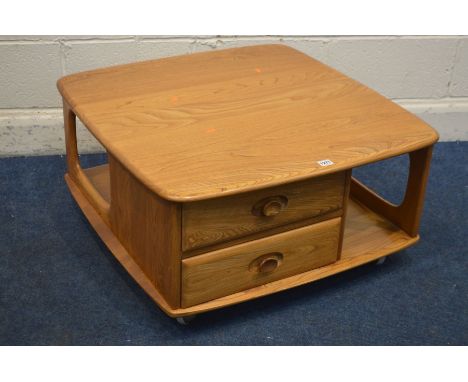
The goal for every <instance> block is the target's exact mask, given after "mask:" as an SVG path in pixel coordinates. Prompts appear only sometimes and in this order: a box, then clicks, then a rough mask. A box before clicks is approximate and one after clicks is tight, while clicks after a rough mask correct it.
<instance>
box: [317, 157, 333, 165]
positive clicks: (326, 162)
mask: <svg viewBox="0 0 468 382" xmlns="http://www.w3.org/2000/svg"><path fill="white" fill-rule="evenodd" d="M317 163H318V164H319V165H320V166H322V167H326V166H331V165H332V164H334V163H333V162H332V161H331V160H330V159H323V160H319V161H318V162H317Z"/></svg>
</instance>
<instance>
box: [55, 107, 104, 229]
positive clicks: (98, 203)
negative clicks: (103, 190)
mask: <svg viewBox="0 0 468 382" xmlns="http://www.w3.org/2000/svg"><path fill="white" fill-rule="evenodd" d="M63 119H64V127H65V147H66V151H67V168H68V175H69V176H70V178H71V179H72V180H73V181H74V182H75V184H76V185H77V186H78V187H79V188H80V190H81V191H82V192H83V194H84V195H85V196H86V198H87V199H88V201H89V202H90V203H91V205H92V206H93V207H94V208H95V209H96V211H97V213H98V214H99V215H100V216H102V218H103V219H104V221H105V222H106V223H107V224H108V225H109V210H110V205H109V203H108V202H107V201H106V200H105V199H104V198H103V197H102V195H101V194H100V193H99V191H98V190H96V188H95V187H94V186H93V184H92V183H91V182H90V180H89V179H88V177H87V176H86V174H85V173H84V171H83V169H82V168H81V165H80V160H79V157H78V146H77V140H76V115H75V113H74V112H73V110H72V109H71V108H70V106H69V105H68V104H67V102H66V101H65V100H63Z"/></svg>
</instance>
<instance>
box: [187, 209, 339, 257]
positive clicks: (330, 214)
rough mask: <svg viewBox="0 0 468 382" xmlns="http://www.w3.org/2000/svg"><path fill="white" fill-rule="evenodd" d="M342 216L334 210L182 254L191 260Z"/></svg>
mask: <svg viewBox="0 0 468 382" xmlns="http://www.w3.org/2000/svg"><path fill="white" fill-rule="evenodd" d="M342 215H343V210H342V209H339V210H334V211H331V212H328V213H326V214H324V215H319V216H315V217H312V218H309V219H305V220H299V221H296V222H293V223H288V224H285V225H281V226H278V227H273V228H270V229H268V230H266V231H260V232H255V233H252V234H250V235H247V236H242V237H238V238H236V239H233V240H229V241H223V242H220V243H216V244H212V245H208V246H206V247H202V248H196V249H191V250H190V251H186V252H183V253H182V258H189V257H192V256H198V255H200V254H202V253H206V252H212V251H216V250H218V249H221V248H226V247H230V246H232V245H237V244H241V243H244V242H246V241H252V240H257V239H260V238H262V237H267V236H271V235H276V234H278V233H281V232H285V231H289V230H293V229H297V228H301V227H305V226H308V225H312V224H316V223H319V222H321V221H324V220H329V219H333V218H337V217H340V216H342Z"/></svg>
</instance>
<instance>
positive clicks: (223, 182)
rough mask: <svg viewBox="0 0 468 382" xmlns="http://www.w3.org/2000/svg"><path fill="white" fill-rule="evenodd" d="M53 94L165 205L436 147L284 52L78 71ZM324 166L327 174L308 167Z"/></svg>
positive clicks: (325, 70) (240, 51)
mask: <svg viewBox="0 0 468 382" xmlns="http://www.w3.org/2000/svg"><path fill="white" fill-rule="evenodd" d="M58 88H59V90H60V92H61V94H62V95H63V97H64V99H65V100H66V102H68V103H69V104H70V105H71V108H72V109H73V112H74V113H76V114H77V116H78V117H79V118H80V119H81V120H82V121H83V122H84V124H85V125H86V126H87V127H88V128H89V130H90V131H91V132H92V133H93V134H94V135H95V136H96V138H97V139H98V140H99V141H100V142H101V143H102V144H103V145H104V147H105V148H106V149H107V150H108V152H110V153H111V154H112V155H113V156H114V157H115V158H117V159H118V160H119V161H120V162H121V163H122V165H123V166H124V167H125V168H127V169H129V170H130V171H131V173H133V174H134V175H135V176H136V177H137V178H138V179H140V180H141V181H142V182H143V183H144V184H145V185H146V186H147V187H148V188H149V189H150V190H153V191H154V192H156V193H157V194H159V195H160V196H161V197H162V198H165V199H169V200H174V201H194V200H202V199H208V198H212V197H219V196H222V195H228V194H236V193H240V192H245V191H251V190H256V189H261V188H266V187H272V186H275V185H279V184H284V183H289V182H292V181H297V180H301V179H306V178H310V177H315V176H318V175H323V174H325V173H330V172H336V171H340V170H344V169H348V168H352V167H355V166H358V165H361V164H364V163H369V162H372V161H376V160H379V159H384V158H388V157H391V156H394V155H398V154H401V153H404V152H408V151H413V150H416V149H420V148H422V147H425V146H428V145H430V144H432V143H434V142H435V141H436V140H437V137H438V135H437V133H436V132H435V131H434V130H433V129H432V128H430V127H429V126H428V125H427V124H426V123H424V122H422V121H421V120H419V119H418V118H417V117H415V116H414V115H412V114H410V113H409V112H407V111H405V110H404V109H402V108H401V107H400V106H398V105H396V104H395V103H393V102H391V101H389V100H388V99H386V98H384V97H383V96H381V95H379V94H377V93H376V92H374V91H373V90H371V89H369V88H367V87H366V86H364V85H362V84H360V83H358V82H356V81H354V80H352V79H351V78H349V77H347V76H345V75H343V74H341V73H339V72H337V71H336V70H334V69H332V68H330V67H328V66H326V65H324V64H322V63H320V62H318V61H316V60H314V59H312V58H310V57H308V56H307V55H305V54H303V53H301V52H299V51H297V50H294V49H292V48H290V47H287V46H283V45H261V46H250V47H243V48H235V49H228V50H220V51H214V52H204V53H197V54H193V55H187V56H180V57H171V58H166V59H161V60H154V61H147V62H141V63H135V64H129V65H122V66H116V67H112V68H105V69H100V70H96V71H90V72H83V73H78V74H73V75H70V76H67V77H64V78H62V79H60V80H59V82H58ZM325 159H329V160H330V161H332V162H333V164H331V165H329V166H321V165H320V164H319V163H318V162H319V161H321V160H325Z"/></svg>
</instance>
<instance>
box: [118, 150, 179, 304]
mask: <svg viewBox="0 0 468 382" xmlns="http://www.w3.org/2000/svg"><path fill="white" fill-rule="evenodd" d="M109 169H110V193H111V200H112V203H111V208H110V226H111V229H112V231H113V232H114V233H115V235H116V236H117V237H118V238H119V240H120V242H121V243H122V245H123V246H124V247H125V248H126V249H127V251H128V252H129V254H130V255H131V256H132V257H133V259H134V260H135V262H136V263H137V264H138V265H139V267H140V268H141V270H142V271H143V272H144V273H145V275H146V276H147V277H148V278H149V279H150V281H151V282H152V283H153V284H154V285H155V287H156V288H157V289H158V291H160V293H161V294H162V295H163V296H164V297H165V299H166V301H167V303H168V304H169V305H170V306H171V307H174V308H175V307H179V304H180V261H181V257H180V246H181V244H180V238H181V232H180V226H181V223H180V205H178V204H175V203H172V202H170V201H167V200H164V199H161V198H160V197H159V196H157V195H156V194H155V193H153V192H151V191H150V190H148V189H147V188H146V187H145V186H144V185H143V184H141V182H139V181H138V180H137V179H136V178H135V177H134V176H133V175H132V174H131V173H130V172H128V170H127V169H125V168H124V167H123V166H122V165H121V163H119V162H118V161H117V160H116V159H115V158H114V157H113V156H112V155H109Z"/></svg>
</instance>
